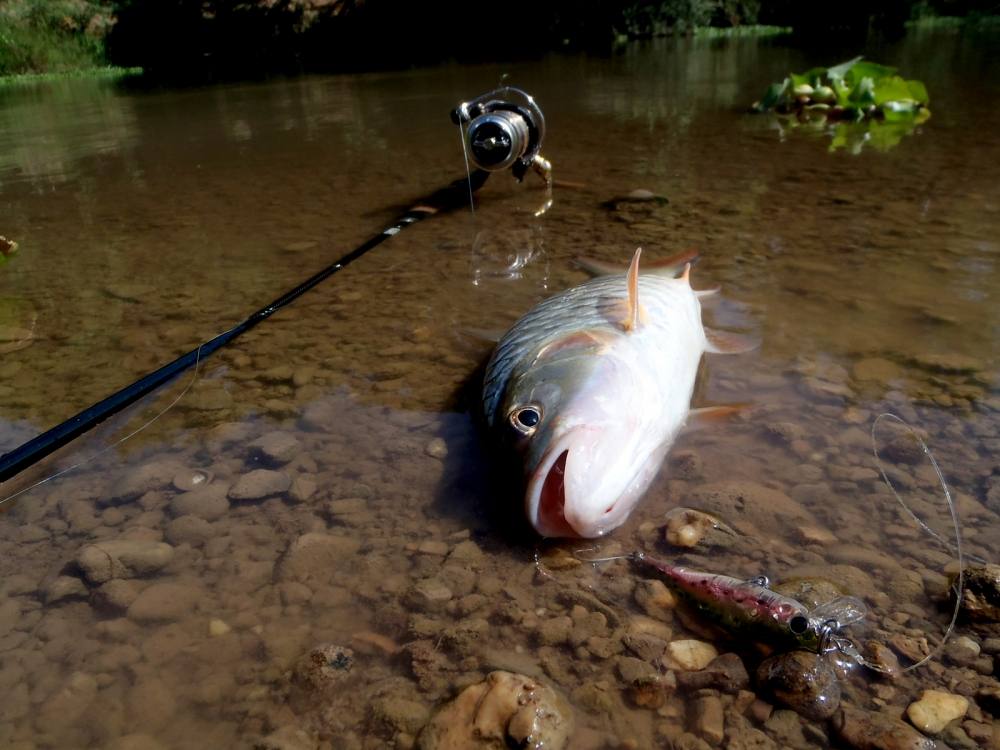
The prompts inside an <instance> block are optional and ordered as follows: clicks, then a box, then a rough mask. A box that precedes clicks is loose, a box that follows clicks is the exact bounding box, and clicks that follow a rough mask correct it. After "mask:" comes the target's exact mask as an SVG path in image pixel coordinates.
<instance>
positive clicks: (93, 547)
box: [76, 539, 174, 584]
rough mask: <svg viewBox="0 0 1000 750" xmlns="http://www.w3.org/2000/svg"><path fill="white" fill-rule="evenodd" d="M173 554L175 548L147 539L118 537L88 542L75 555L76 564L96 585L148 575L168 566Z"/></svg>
mask: <svg viewBox="0 0 1000 750" xmlns="http://www.w3.org/2000/svg"><path fill="white" fill-rule="evenodd" d="M173 557H174V548H173V547H171V546H170V545H169V544H165V543H163V542H154V541H149V540H145V539H118V540H111V541H107V542H98V543H97V544H88V545H87V546H85V547H83V548H82V549H81V550H80V551H79V552H78V553H77V555H76V564H77V565H78V566H79V567H80V570H82V571H83V575H84V576H85V577H86V579H87V580H88V581H90V582H91V583H93V584H101V583H104V582H105V581H110V580H111V579H112V578H138V577H141V576H148V575H151V574H153V573H155V572H156V571H158V570H160V569H162V568H163V567H165V566H166V565H167V564H168V563H169V562H170V561H171V560H172V559H173Z"/></svg>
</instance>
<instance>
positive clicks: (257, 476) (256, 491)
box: [229, 469, 292, 502]
mask: <svg viewBox="0 0 1000 750" xmlns="http://www.w3.org/2000/svg"><path fill="white" fill-rule="evenodd" d="M291 486H292V480H291V479H290V478H289V476H288V475H287V474H285V473H284V472H282V471H272V470H270V469H255V470H254V471H251V472H249V473H248V474H244V475H243V476H241V477H240V478H239V479H237V480H236V484H234V485H233V486H232V487H231V488H230V489H229V499H230V500H233V501H236V502H252V501H255V500H263V499H264V498H268V497H274V496H275V495H281V494H283V493H285V492H287V491H288V488H289V487H291Z"/></svg>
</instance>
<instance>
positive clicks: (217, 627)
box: [208, 618, 232, 638]
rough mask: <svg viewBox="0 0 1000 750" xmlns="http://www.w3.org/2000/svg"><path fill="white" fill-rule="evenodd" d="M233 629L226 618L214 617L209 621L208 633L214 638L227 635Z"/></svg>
mask: <svg viewBox="0 0 1000 750" xmlns="http://www.w3.org/2000/svg"><path fill="white" fill-rule="evenodd" d="M231 630H232V628H231V627H229V625H228V624H226V622H225V620H220V619H218V618H212V619H211V620H209V621H208V634H209V635H210V636H211V637H212V638H218V637H219V636H220V635H225V634H226V633H228V632H230V631H231Z"/></svg>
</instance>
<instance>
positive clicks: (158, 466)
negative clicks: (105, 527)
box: [103, 459, 184, 505]
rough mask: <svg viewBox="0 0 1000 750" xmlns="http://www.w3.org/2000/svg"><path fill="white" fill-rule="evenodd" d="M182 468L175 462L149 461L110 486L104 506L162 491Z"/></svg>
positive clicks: (168, 460)
mask: <svg viewBox="0 0 1000 750" xmlns="http://www.w3.org/2000/svg"><path fill="white" fill-rule="evenodd" d="M183 470H184V467H183V466H182V465H181V464H180V463H179V462H178V461H175V460H172V459H166V460H160V461H150V462H149V463H146V464H143V465H142V466H138V467H136V468H135V469H132V470H131V471H129V472H128V473H127V474H125V476H123V477H122V478H121V479H119V480H118V481H117V482H115V484H114V485H113V486H112V488H111V491H110V493H109V495H108V498H106V499H105V500H104V503H103V504H105V505H121V504H122V503H127V502H130V501H132V500H135V499H136V498H138V497H140V496H141V495H145V494H146V493H147V492H150V491H151V490H162V489H165V488H167V487H169V486H170V485H171V483H172V482H173V480H174V476H176V475H177V474H178V472H180V471H183Z"/></svg>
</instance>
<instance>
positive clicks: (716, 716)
mask: <svg viewBox="0 0 1000 750" xmlns="http://www.w3.org/2000/svg"><path fill="white" fill-rule="evenodd" d="M691 729H692V730H693V731H694V733H695V734H696V735H698V736H699V737H701V738H702V739H704V740H705V741H706V742H708V743H709V744H711V745H716V746H718V745H721V744H722V740H723V738H724V737H725V736H726V731H725V729H726V725H725V718H724V715H723V711H722V699H721V698H719V696H718V695H715V694H708V695H699V696H697V697H696V698H695V699H694V702H693V704H692V706H691Z"/></svg>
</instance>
